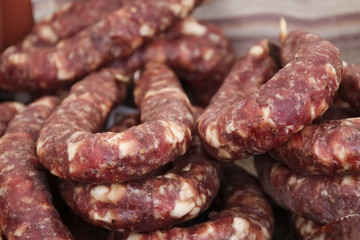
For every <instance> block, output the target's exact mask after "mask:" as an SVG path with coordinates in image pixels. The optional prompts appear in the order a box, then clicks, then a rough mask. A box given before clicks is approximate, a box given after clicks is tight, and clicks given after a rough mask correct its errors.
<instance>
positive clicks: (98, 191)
mask: <svg viewBox="0 0 360 240" xmlns="http://www.w3.org/2000/svg"><path fill="white" fill-rule="evenodd" d="M109 191H110V189H109V187H107V186H104V185H98V186H96V187H94V188H92V189H91V191H90V195H91V197H93V198H94V199H95V200H97V201H106V199H107V196H106V194H107V193H108V192H109Z"/></svg>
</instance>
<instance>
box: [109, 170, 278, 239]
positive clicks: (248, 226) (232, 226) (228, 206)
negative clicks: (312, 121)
mask: <svg viewBox="0 0 360 240" xmlns="http://www.w3.org/2000/svg"><path fill="white" fill-rule="evenodd" d="M215 202H218V205H219V209H217V211H216V212H211V213H210V214H209V220H208V221H207V222H203V223H200V224H197V225H194V226H190V227H187V228H179V227H174V228H170V229H165V230H158V231H155V232H151V233H144V234H138V233H132V234H130V235H128V236H123V238H122V239H129V240H130V239H138V240H145V239H146V240H151V239H154V240H155V239H169V240H171V239H174V240H175V239H194V240H195V239H196V240H202V239H204V240H205V239H206V240H208V239H217V240H221V239H271V237H272V232H273V228H274V218H273V215H272V208H271V205H270V203H269V200H268V198H267V197H266V196H265V194H264V193H263V191H262V189H261V186H260V185H259V183H258V181H257V180H256V178H254V177H252V176H250V175H249V174H248V173H246V172H245V171H244V170H242V169H241V168H239V167H237V166H235V165H229V166H228V167H227V168H226V169H225V171H224V179H223V181H222V183H221V188H220V191H219V194H218V197H217V199H216V200H215ZM117 235H118V234H117V233H111V234H110V236H109V238H108V240H110V239H111V240H116V239H121V238H119V237H120V236H117Z"/></svg>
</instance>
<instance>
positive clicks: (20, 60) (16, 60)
mask: <svg viewBox="0 0 360 240" xmlns="http://www.w3.org/2000/svg"><path fill="white" fill-rule="evenodd" d="M9 61H10V62H11V63H13V64H16V65H18V64H25V63H26V62H27V61H28V57H27V55H26V54H25V53H14V54H11V55H10V56H9Z"/></svg>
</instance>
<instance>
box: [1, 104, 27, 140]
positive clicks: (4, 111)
mask: <svg viewBox="0 0 360 240" xmlns="http://www.w3.org/2000/svg"><path fill="white" fill-rule="evenodd" d="M24 108H25V106H24V105H23V104H22V103H19V102H3V103H0V137H1V136H2V135H3V134H4V132H5V129H6V127H7V125H8V123H9V122H10V121H11V119H13V118H14V116H15V115H16V114H18V113H19V112H21V111H23V110H24Z"/></svg>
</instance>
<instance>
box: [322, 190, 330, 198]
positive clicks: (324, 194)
mask: <svg viewBox="0 0 360 240" xmlns="http://www.w3.org/2000/svg"><path fill="white" fill-rule="evenodd" d="M320 194H321V196H324V197H328V196H329V192H328V191H326V189H323V190H322V191H321V193H320Z"/></svg>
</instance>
